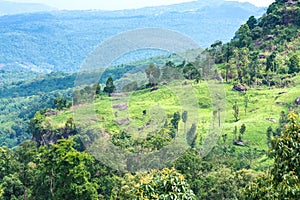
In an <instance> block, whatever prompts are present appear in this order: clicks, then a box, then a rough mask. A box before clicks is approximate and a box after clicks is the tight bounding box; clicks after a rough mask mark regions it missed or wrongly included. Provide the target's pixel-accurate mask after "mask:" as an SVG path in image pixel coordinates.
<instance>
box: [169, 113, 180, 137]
mask: <svg viewBox="0 0 300 200" xmlns="http://www.w3.org/2000/svg"><path fill="white" fill-rule="evenodd" d="M179 120H180V113H179V112H175V113H174V115H173V119H171V124H172V126H173V129H174V130H175V131H176V133H177V132H178V124H179Z"/></svg>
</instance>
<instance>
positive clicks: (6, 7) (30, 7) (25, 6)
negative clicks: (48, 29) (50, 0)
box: [0, 0, 56, 16]
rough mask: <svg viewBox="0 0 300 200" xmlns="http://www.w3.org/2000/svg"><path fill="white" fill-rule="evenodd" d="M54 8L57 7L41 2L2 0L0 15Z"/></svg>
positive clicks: (0, 2) (43, 10)
mask: <svg viewBox="0 0 300 200" xmlns="http://www.w3.org/2000/svg"><path fill="white" fill-rule="evenodd" d="M53 10H56V8H53V7H50V6H47V5H44V4H39V3H19V2H11V1H5V0H0V16H2V15H14V14H21V13H33V12H45V11H53Z"/></svg>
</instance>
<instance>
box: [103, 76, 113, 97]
mask: <svg viewBox="0 0 300 200" xmlns="http://www.w3.org/2000/svg"><path fill="white" fill-rule="evenodd" d="M115 91H116V86H115V85H114V80H113V79H112V77H109V78H108V79H107V81H106V85H105V87H104V89H103V92H105V93H107V94H111V93H113V92H115Z"/></svg>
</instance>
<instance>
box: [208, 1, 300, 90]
mask: <svg viewBox="0 0 300 200" xmlns="http://www.w3.org/2000/svg"><path fill="white" fill-rule="evenodd" d="M289 3H290V2H289V1H276V2H274V3H273V4H272V5H271V6H270V7H269V8H268V11H267V13H266V15H264V16H263V17H261V18H260V19H256V18H255V17H254V16H251V17H250V18H249V19H248V21H247V22H246V23H245V24H243V25H242V26H241V27H240V28H239V29H238V31H237V32H236V34H235V36H234V38H233V40H232V41H231V42H229V43H226V44H223V43H222V42H221V41H216V42H215V43H214V44H212V45H211V47H210V48H208V49H207V51H208V52H209V53H210V54H211V56H213V57H214V58H215V62H216V63H217V64H218V65H219V68H220V72H221V74H222V76H223V77H225V79H226V82H238V83H244V84H248V85H261V84H265V85H268V86H271V85H274V86H277V87H285V86H288V85H289V84H290V80H289V78H290V77H292V76H293V75H294V74H295V73H298V72H300V60H299V55H298V54H295V48H297V44H298V43H299V41H298V35H297V34H298V30H299V27H300V24H299V14H298V13H299V9H300V6H299V3H295V2H292V3H291V4H292V5H289ZM292 41H295V42H296V43H294V44H293V45H294V46H295V47H294V48H290V49H289V48H286V47H287V46H288V43H291V42H292ZM298 45H299V44H298ZM269 52H272V53H269ZM283 55H284V56H283Z"/></svg>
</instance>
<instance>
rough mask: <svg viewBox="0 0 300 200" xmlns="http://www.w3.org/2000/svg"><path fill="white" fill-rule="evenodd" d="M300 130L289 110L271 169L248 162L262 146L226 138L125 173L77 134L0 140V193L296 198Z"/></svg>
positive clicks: (299, 190)
mask: <svg viewBox="0 0 300 200" xmlns="http://www.w3.org/2000/svg"><path fill="white" fill-rule="evenodd" d="M299 134H300V119H299V116H298V115H296V114H290V115H289V123H288V124H287V126H286V127H285V129H284V130H283V131H282V133H281V136H276V137H274V138H273V139H272V141H271V148H270V156H271V157H272V158H274V164H273V167H272V168H271V170H270V171H268V172H260V171H254V170H251V169H250V168H251V165H252V160H254V159H255V158H257V156H259V154H264V152H259V151H258V150H256V149H249V151H247V152H245V153H243V154H241V152H239V151H237V149H236V147H235V146H233V145H228V143H226V142H223V143H222V142H220V143H219V144H218V145H217V146H216V147H215V148H214V149H213V150H212V152H211V153H210V154H208V155H207V156H205V157H204V158H201V157H199V156H198V153H197V149H196V148H190V149H189V150H188V151H187V152H185V153H184V154H183V155H182V156H181V157H180V158H178V159H177V160H175V161H174V162H172V163H170V165H169V166H168V167H167V168H164V169H161V170H152V171H150V172H137V173H122V172H119V171H114V170H111V169H109V168H107V167H106V166H105V165H103V164H101V163H100V162H99V161H97V160H95V158H94V157H93V156H92V155H90V154H89V153H88V152H86V151H85V150H83V149H81V148H79V146H80V144H79V143H78V142H76V139H75V137H74V136H73V138H69V139H68V140H66V139H63V140H58V141H57V142H56V143H55V144H50V145H48V146H43V145H42V146H40V147H37V144H36V143H35V142H32V141H26V142H23V143H22V144H21V145H19V146H18V147H17V148H15V149H9V148H7V147H1V148H0V158H1V159H0V199H4V200H5V199H9V200H10V199H110V198H113V199H263V198H265V197H268V198H270V199H298V198H299V197H300V188H299V170H300V169H299V166H300V165H299V162H300V160H299V156H298V155H299V153H300V152H299V148H298V146H297V145H298V144H299V143H300V141H299ZM122 137H123V138H128V136H126V134H123V136H122Z"/></svg>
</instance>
